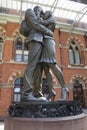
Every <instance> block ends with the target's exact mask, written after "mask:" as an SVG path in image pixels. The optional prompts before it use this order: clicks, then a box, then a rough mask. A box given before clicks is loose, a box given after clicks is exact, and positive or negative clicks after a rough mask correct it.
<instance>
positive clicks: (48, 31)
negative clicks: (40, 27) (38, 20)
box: [47, 29, 53, 37]
mask: <svg viewBox="0 0 87 130" xmlns="http://www.w3.org/2000/svg"><path fill="white" fill-rule="evenodd" d="M47 35H48V36H51V37H53V32H52V31H51V30H49V29H47Z"/></svg>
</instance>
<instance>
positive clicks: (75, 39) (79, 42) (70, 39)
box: [67, 36, 84, 48]
mask: <svg viewBox="0 0 87 130" xmlns="http://www.w3.org/2000/svg"><path fill="white" fill-rule="evenodd" d="M72 40H74V41H75V43H76V44H78V45H79V47H80V48H81V47H84V44H83V43H82V42H81V41H80V40H79V38H77V37H74V36H71V37H70V38H68V41H67V45H68V46H69V44H70V42H71V41H72Z"/></svg>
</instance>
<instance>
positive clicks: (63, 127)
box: [4, 113, 87, 130]
mask: <svg viewBox="0 0 87 130" xmlns="http://www.w3.org/2000/svg"><path fill="white" fill-rule="evenodd" d="M29 129H30V130H87V116H86V115H85V114H84V113H82V114H79V115H76V116H69V117H59V118H19V117H6V118H5V129H4V130H29Z"/></svg>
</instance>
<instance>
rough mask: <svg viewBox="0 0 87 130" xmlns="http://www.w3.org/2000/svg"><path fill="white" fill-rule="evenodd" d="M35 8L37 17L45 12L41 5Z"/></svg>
mask: <svg viewBox="0 0 87 130" xmlns="http://www.w3.org/2000/svg"><path fill="white" fill-rule="evenodd" d="M33 10H34V12H35V14H36V15H37V17H40V16H41V15H42V14H43V9H42V8H41V7H40V6H35V7H34V9H33Z"/></svg>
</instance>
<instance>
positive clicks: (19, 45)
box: [15, 37, 28, 62]
mask: <svg viewBox="0 0 87 130" xmlns="http://www.w3.org/2000/svg"><path fill="white" fill-rule="evenodd" d="M15 44H16V46H15V48H16V53H15V61H16V62H28V48H27V47H26V46H25V43H24V42H23V40H22V38H21V37H18V38H17V40H16V43H15Z"/></svg>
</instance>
